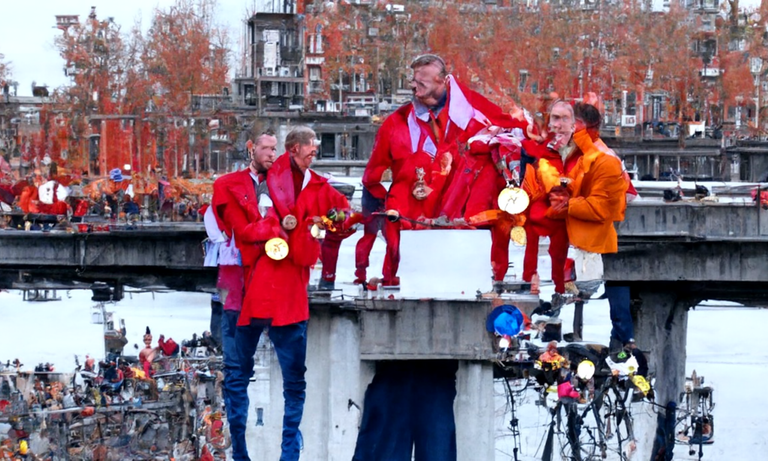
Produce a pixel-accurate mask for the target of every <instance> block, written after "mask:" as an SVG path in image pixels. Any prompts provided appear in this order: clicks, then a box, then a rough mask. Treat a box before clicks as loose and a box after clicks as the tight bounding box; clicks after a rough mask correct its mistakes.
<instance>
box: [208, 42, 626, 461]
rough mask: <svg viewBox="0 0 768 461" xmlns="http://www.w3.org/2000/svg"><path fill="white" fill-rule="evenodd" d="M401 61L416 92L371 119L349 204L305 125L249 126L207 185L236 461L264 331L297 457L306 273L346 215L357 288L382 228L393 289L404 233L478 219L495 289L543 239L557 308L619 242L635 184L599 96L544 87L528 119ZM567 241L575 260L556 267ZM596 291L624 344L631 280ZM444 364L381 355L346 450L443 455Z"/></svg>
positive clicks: (451, 429) (329, 276) (327, 278)
mask: <svg viewBox="0 0 768 461" xmlns="http://www.w3.org/2000/svg"><path fill="white" fill-rule="evenodd" d="M411 68H412V69H413V77H412V78H411V80H410V85H411V88H412V90H413V100H412V101H411V102H410V103H408V104H406V105H404V106H402V107H400V108H399V109H398V110H397V111H395V112H394V113H392V114H391V115H390V116H389V117H387V118H386V120H385V121H384V122H383V125H382V126H381V128H380V129H379V132H378V134H377V136H376V140H375V143H374V147H373V152H372V154H371V157H370V160H369V162H368V165H367V167H366V169H365V173H364V175H363V179H362V182H363V186H364V189H363V196H362V212H361V213H357V212H354V211H352V210H351V209H350V205H349V203H348V202H347V199H346V198H345V197H344V196H343V195H342V194H341V193H339V192H338V191H336V190H335V189H334V188H333V187H331V186H330V185H329V183H328V181H327V179H325V178H323V177H321V176H319V175H317V174H316V173H314V172H313V171H312V170H311V169H310V168H309V167H310V165H311V163H312V160H313V159H314V158H315V156H316V155H317V146H318V144H319V143H318V140H317V139H316V135H315V133H314V131H312V130H311V129H310V128H308V127H304V126H299V127H296V128H294V129H293V130H292V131H291V132H290V133H289V134H288V135H287V137H286V139H285V143H284V144H285V149H286V152H285V154H284V155H280V156H277V155H276V154H277V152H276V146H277V139H276V138H275V136H274V135H273V134H272V133H269V132H267V133H262V134H259V135H258V136H256V137H255V139H253V140H252V142H249V145H248V149H249V153H250V157H251V163H250V165H249V167H248V168H247V169H245V170H243V171H240V172H235V173H230V174H228V175H225V176H223V177H221V178H219V179H217V180H216V182H215V184H214V193H213V199H212V202H211V206H210V207H209V208H208V209H207V210H206V214H205V222H206V229H207V230H208V235H209V240H210V242H212V244H213V245H212V246H210V247H209V253H211V252H212V253H213V254H215V256H216V257H215V258H211V259H209V260H208V261H207V262H208V263H209V264H212V265H213V264H218V266H219V278H218V287H219V290H220V293H219V297H218V298H217V299H216V300H214V301H213V304H214V308H215V309H216V310H218V309H221V316H222V317H221V334H222V343H223V349H224V364H225V385H224V389H225V396H224V398H225V400H226V403H227V410H228V418H229V424H230V430H231V434H232V442H233V458H234V459H235V460H248V459H250V458H249V456H248V448H247V446H246V441H245V427H246V419H247V413H248V395H247V387H248V383H249V379H250V377H251V376H252V375H253V365H254V359H253V356H254V352H255V349H256V344H257V343H258V341H259V338H260V336H261V334H262V332H263V331H264V330H265V329H266V328H268V329H269V338H270V340H271V341H272V342H273V344H274V347H275V351H276V353H277V358H278V361H279V364H280V367H281V370H282V374H283V391H284V392H283V395H284V399H285V416H284V420H283V437H282V456H281V458H280V459H281V461H289V460H291V461H292V460H297V459H298V458H299V447H300V445H301V433H300V431H299V424H300V422H301V418H302V414H303V407H304V400H305V389H306V385H307V384H306V381H305V378H304V374H305V371H306V366H305V360H306V347H307V320H308V318H309V306H308V295H307V285H308V281H309V273H310V267H311V266H312V265H314V264H315V263H316V262H317V260H318V258H320V259H321V260H322V263H323V274H322V280H321V281H320V284H321V285H322V286H321V288H322V289H332V288H333V286H334V280H335V269H336V261H337V258H338V250H339V245H340V244H341V242H342V240H343V239H344V238H346V237H348V236H349V235H351V233H352V232H354V228H355V227H354V226H355V225H356V224H358V223H360V222H362V224H363V225H362V228H363V236H362V237H361V238H360V239H359V241H358V243H357V247H356V253H355V254H356V261H355V266H356V271H355V277H356V279H355V283H358V284H362V285H365V286H368V288H370V289H375V288H376V285H375V284H371V279H373V277H372V278H369V277H368V273H367V272H368V267H369V254H370V251H371V248H372V246H373V242H374V240H375V238H376V235H377V233H378V232H379V231H381V232H382V233H383V235H384V237H385V239H386V244H387V245H386V254H385V260H384V266H383V268H382V274H383V277H382V278H381V284H382V286H383V287H386V288H392V287H398V286H399V285H400V279H399V277H398V275H397V273H398V266H399V262H400V233H401V230H406V229H428V228H431V227H435V226H437V225H439V226H440V227H446V226H448V227H450V226H453V227H457V228H467V227H471V228H485V229H490V235H491V240H492V248H491V255H490V259H491V261H490V262H491V269H492V270H491V273H492V276H493V284H494V288H496V289H497V291H498V290H500V286H501V285H502V284H503V281H504V276H505V274H506V271H507V269H508V266H509V261H508V247H509V241H510V236H511V235H516V236H518V237H519V236H520V235H521V234H522V235H524V236H525V237H527V244H526V245H527V246H526V255H525V262H524V274H523V278H524V280H525V281H527V282H533V283H534V284H535V280H536V278H537V277H538V274H537V261H538V248H539V238H540V237H543V236H547V237H549V241H550V244H549V254H550V257H551V259H552V273H551V278H552V280H553V282H554V285H555V295H554V296H553V299H552V304H553V307H555V308H559V307H561V306H562V305H563V303H564V302H565V299H566V296H567V292H566V281H567V280H566V278H567V277H566V268H567V267H572V268H574V269H575V271H571V272H576V280H577V282H578V283H577V284H576V287H577V288H576V290H575V291H577V292H578V293H579V295H581V296H585V295H586V296H589V295H591V294H593V293H594V291H595V290H594V287H595V283H594V281H595V280H599V279H600V277H601V276H602V270H601V267H602V265H601V255H602V254H605V253H611V252H616V251H617V234H616V231H615V229H614V222H617V221H621V220H623V215H624V208H625V206H626V202H627V199H628V198H631V197H632V194H633V193H634V189H632V187H631V182H630V181H629V177H628V175H627V174H626V173H625V172H624V171H623V168H622V162H621V161H620V160H619V158H618V157H617V156H616V155H615V153H613V151H612V150H611V149H609V148H608V147H607V146H606V145H605V143H603V142H602V140H601V139H600V137H599V126H600V120H601V115H600V112H599V109H598V107H597V101H596V100H591V99H588V100H586V101H582V102H579V103H576V104H573V103H571V102H567V101H565V100H562V99H558V98H557V96H556V95H552V97H551V100H550V101H548V102H547V104H546V108H545V110H544V111H543V113H541V114H537V117H536V118H534V117H532V116H531V115H530V114H529V113H528V112H527V111H526V110H524V109H521V108H519V107H512V108H510V110H509V111H504V110H503V109H502V108H500V107H499V106H497V105H495V104H493V103H491V102H490V101H489V100H487V99H486V98H485V97H483V96H482V95H480V94H478V93H476V92H475V91H472V90H470V89H469V88H467V87H466V86H464V85H463V84H462V83H460V82H459V81H457V80H456V78H454V77H453V76H452V75H450V74H449V73H448V71H447V68H446V65H445V62H444V61H443V60H442V59H441V58H440V57H439V56H436V55H423V56H419V57H418V58H416V59H415V60H414V61H413V62H412V64H411ZM595 99H596V98H595ZM387 171H389V172H391V175H390V176H387V177H391V183H390V185H389V187H386V186H385V185H384V178H385V176H386V174H385V173H386V172H387ZM628 194H629V195H628ZM501 195H504V196H505V197H506V200H507V202H506V204H505V205H501V204H500V203H499V202H500V201H499V200H498V198H499V197H500V196H501ZM517 200H519V202H517ZM520 204H522V206H518V205H520ZM569 248H570V251H571V259H573V260H575V261H576V263H575V264H574V263H573V262H571V263H570V265H569V263H568V261H569ZM572 279H573V277H568V280H570V281H572ZM606 294H607V296H608V298H609V300H610V304H611V318H612V320H613V322H614V329H613V332H612V341H615V342H616V343H617V344H619V346H620V347H621V346H623V345H624V344H625V343H630V342H632V341H633V340H632V336H633V326H632V319H631V316H630V315H629V290H628V288H627V287H621V286H616V287H613V286H611V287H607V288H606ZM457 368H458V362H457V361H451V360H442V361H397V362H379V363H378V364H377V370H376V375H375V377H374V379H373V381H372V382H371V384H370V385H369V387H368V390H367V392H366V395H365V402H364V410H363V411H364V413H363V418H362V422H361V427H360V431H359V434H358V441H357V447H356V450H355V455H354V458H353V459H354V460H356V461H373V460H388V461H392V460H395V461H397V460H410V459H411V455H412V453H413V452H414V450H415V453H416V459H417V460H419V461H430V460H440V461H445V460H448V461H450V460H452V459H453V460H455V459H456V436H455V422H454V415H453V401H454V398H455V396H456V370H457ZM404 389H407V390H408V391H407V392H405V391H404ZM417 416H418V417H417ZM416 420H419V421H422V423H414V422H413V421H416ZM406 422H407V423H408V424H406Z"/></svg>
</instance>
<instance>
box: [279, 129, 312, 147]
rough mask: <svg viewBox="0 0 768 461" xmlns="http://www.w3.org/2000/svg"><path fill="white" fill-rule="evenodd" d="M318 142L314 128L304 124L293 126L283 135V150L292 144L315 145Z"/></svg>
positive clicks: (292, 145)
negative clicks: (286, 134)
mask: <svg viewBox="0 0 768 461" xmlns="http://www.w3.org/2000/svg"><path fill="white" fill-rule="evenodd" d="M318 144H319V143H318V141H317V134H315V130H313V129H312V128H310V127H308V126H306V125H299V126H297V127H295V128H293V129H292V130H291V131H290V132H289V133H288V136H286V137H285V150H291V149H292V148H293V147H294V146H309V145H313V146H316V145H318Z"/></svg>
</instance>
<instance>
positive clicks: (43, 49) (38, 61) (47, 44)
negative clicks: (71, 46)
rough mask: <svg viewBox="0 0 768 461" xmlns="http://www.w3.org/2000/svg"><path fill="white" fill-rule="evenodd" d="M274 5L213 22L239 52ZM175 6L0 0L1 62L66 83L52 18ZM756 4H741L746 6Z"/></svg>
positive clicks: (27, 91)
mask: <svg viewBox="0 0 768 461" xmlns="http://www.w3.org/2000/svg"><path fill="white" fill-rule="evenodd" d="M273 1H277V0H218V10H217V19H216V20H217V22H218V23H219V24H221V25H224V26H226V27H228V29H229V36H230V39H231V41H232V42H231V46H232V49H233V51H235V52H237V50H238V49H239V41H240V37H241V35H242V20H243V18H245V16H246V13H247V11H252V9H253V8H259V10H261V11H268V10H269V8H270V6H268V5H271V4H272V2H273ZM396 2H397V0H393V3H396ZM173 3H174V0H67V1H66V2H63V1H61V0H31V1H30V0H28V1H19V0H0V53H2V54H4V55H5V62H9V61H10V63H11V70H12V79H13V80H15V81H17V82H19V87H18V94H19V95H20V96H22V95H31V94H32V90H31V85H32V82H33V81H35V82H37V84H38V85H41V84H47V85H48V86H49V88H51V89H53V88H56V87H59V86H62V85H66V84H67V83H68V81H69V79H68V78H67V77H65V76H64V71H63V68H64V61H63V60H62V59H61V57H60V56H59V54H58V53H57V52H56V50H55V48H54V45H53V41H54V37H56V35H57V34H59V33H61V32H59V31H58V30H57V29H56V28H55V25H56V18H55V16H56V15H67V14H76V15H80V19H81V20H82V19H83V18H85V17H87V16H88V14H89V13H90V11H91V6H95V7H96V14H97V15H98V17H99V18H102V19H106V18H108V17H110V16H111V17H114V18H115V22H117V23H118V24H119V25H120V26H121V28H122V31H123V32H128V31H130V30H131V28H132V27H133V24H134V22H135V21H136V20H141V23H142V27H143V28H144V30H146V28H147V27H149V23H150V20H151V17H152V13H153V11H154V9H155V8H156V7H158V6H159V7H161V8H164V7H167V6H169V5H172V4H173ZM721 3H722V2H721ZM759 3H760V1H759V0H741V5H742V6H745V7H749V6H757V5H759ZM278 4H279V3H278Z"/></svg>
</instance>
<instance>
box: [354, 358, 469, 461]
mask: <svg viewBox="0 0 768 461" xmlns="http://www.w3.org/2000/svg"><path fill="white" fill-rule="evenodd" d="M457 369H458V362H456V361H455V360H414V361H398V362H381V363H379V364H378V367H377V369H376V375H375V376H374V378H373V381H372V382H371V384H370V385H369V386H368V389H367V390H366V391H365V402H364V404H363V419H362V422H361V424H360V431H359V433H358V435H357V446H356V447H355V455H354V457H353V458H352V460H353V461H411V453H412V452H414V448H415V452H414V453H415V460H416V461H455V460H456V424H455V421H454V415H453V401H454V399H455V397H456V370H457Z"/></svg>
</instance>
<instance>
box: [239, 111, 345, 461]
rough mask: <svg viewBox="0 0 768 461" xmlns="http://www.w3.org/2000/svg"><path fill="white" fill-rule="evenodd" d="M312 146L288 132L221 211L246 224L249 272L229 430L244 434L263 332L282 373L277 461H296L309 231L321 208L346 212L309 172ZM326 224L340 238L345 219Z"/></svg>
mask: <svg viewBox="0 0 768 461" xmlns="http://www.w3.org/2000/svg"><path fill="white" fill-rule="evenodd" d="M317 146H318V142H317V138H316V135H315V132H314V131H312V130H311V129H310V128H308V127H305V126H300V127H296V128H294V129H293V130H292V131H291V132H290V133H288V136H287V137H286V139H285V148H286V153H285V154H283V155H281V156H279V157H278V158H277V159H276V160H275V161H274V163H273V164H272V166H271V168H270V169H269V171H268V172H266V175H265V174H264V173H259V174H257V175H256V179H255V180H254V181H253V182H252V185H251V187H250V188H239V189H236V190H230V192H231V198H230V202H229V203H227V205H226V210H225V213H227V212H229V211H228V210H229V209H230V208H232V209H233V211H232V212H233V213H234V214H235V219H238V220H240V222H241V223H242V222H243V221H242V219H243V217H245V218H246V222H247V224H246V225H244V226H242V225H238V226H236V227H235V229H234V232H235V239H236V240H237V242H238V248H239V249H240V251H241V253H242V255H243V264H244V265H245V264H246V261H247V263H248V265H249V266H248V267H249V268H250V269H247V270H246V276H245V287H246V290H245V297H244V299H243V308H242V310H241V312H240V317H239V319H238V322H237V331H236V334H235V344H236V348H237V352H238V356H239V362H240V366H239V368H238V369H237V371H236V373H235V378H234V379H233V384H232V386H231V388H230V398H231V399H232V400H233V401H235V400H236V401H237V402H238V404H237V407H238V409H239V410H241V412H238V414H237V415H235V418H236V420H237V427H242V428H243V429H244V428H245V425H244V423H245V419H246V418H247V409H248V392H247V391H248V384H249V381H250V378H251V376H253V366H254V359H253V357H254V354H255V352H256V346H257V344H258V342H259V337H260V336H261V333H262V332H263V330H264V328H267V327H268V328H269V338H270V340H271V341H272V343H273V345H274V347H275V352H276V353H277V359H278V362H279V363H280V368H281V370H282V374H283V396H284V398H285V413H284V417H283V437H282V446H281V447H282V455H281V457H280V460H281V461H296V460H298V459H299V449H300V446H301V434H300V432H299V423H300V422H301V418H302V414H303V411H304V399H305V394H306V392H305V389H306V381H305V379H304V373H305V371H306V366H305V361H306V352H307V320H308V319H309V300H308V296H307V283H308V282H309V268H310V266H311V265H313V264H314V263H315V262H316V261H317V259H318V257H319V256H320V243H319V241H318V240H316V239H315V238H314V237H313V236H312V234H311V232H310V227H311V226H312V225H322V222H323V220H322V219H321V218H322V217H323V216H326V215H327V214H328V212H329V210H332V209H336V210H349V203H348V202H347V199H346V197H344V195H342V194H341V193H340V192H338V191H337V190H336V189H334V188H333V187H332V186H331V185H330V184H329V183H328V181H327V179H325V178H323V177H321V176H319V175H318V174H317V173H315V172H313V171H311V170H310V169H309V166H310V164H311V163H312V160H313V159H314V158H315V156H316V155H317ZM265 176H266V177H265ZM345 214H348V213H345ZM345 214H341V213H339V215H345ZM334 226H335V228H337V229H338V230H339V231H340V232H344V231H345V230H347V228H348V226H347V222H346V221H345V222H337V223H334ZM274 239H282V241H281V242H280V245H278V247H282V250H283V251H282V252H277V253H275V252H272V251H271V249H270V245H271V242H275V240H274ZM286 249H287V251H285V250H286ZM230 421H231V420H230ZM240 423H242V424H240ZM230 424H231V422H230ZM232 438H233V458H234V459H235V460H249V459H250V458H249V457H248V452H247V448H246V446H245V435H244V431H243V433H242V434H240V433H239V432H238V434H237V439H238V441H237V443H235V438H236V434H234V433H233V437H232Z"/></svg>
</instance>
